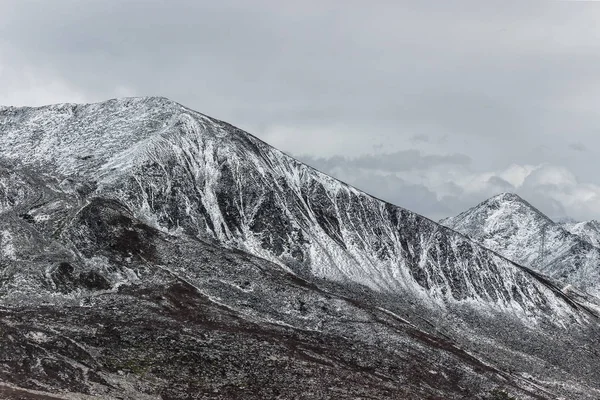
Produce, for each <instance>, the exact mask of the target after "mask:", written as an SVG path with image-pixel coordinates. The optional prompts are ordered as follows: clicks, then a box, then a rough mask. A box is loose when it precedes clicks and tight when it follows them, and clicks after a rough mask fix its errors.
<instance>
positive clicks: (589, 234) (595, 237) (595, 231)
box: [561, 220, 600, 247]
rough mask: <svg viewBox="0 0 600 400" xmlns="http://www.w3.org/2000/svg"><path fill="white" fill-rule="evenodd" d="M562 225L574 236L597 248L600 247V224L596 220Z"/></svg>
mask: <svg viewBox="0 0 600 400" xmlns="http://www.w3.org/2000/svg"><path fill="white" fill-rule="evenodd" d="M561 225H562V227H563V228H565V229H566V230H568V231H569V232H571V233H572V234H574V235H577V236H579V237H580V238H582V239H583V240H585V241H587V242H589V243H590V244H592V245H594V246H596V247H600V222H598V221H596V220H591V221H583V222H564V223H562V224H561Z"/></svg>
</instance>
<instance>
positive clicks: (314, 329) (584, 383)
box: [0, 97, 600, 399]
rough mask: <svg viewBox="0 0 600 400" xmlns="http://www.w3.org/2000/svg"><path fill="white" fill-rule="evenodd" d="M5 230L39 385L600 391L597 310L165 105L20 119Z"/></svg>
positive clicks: (168, 390)
mask: <svg viewBox="0 0 600 400" xmlns="http://www.w3.org/2000/svg"><path fill="white" fill-rule="evenodd" d="M515 201H516V200H515ZM0 234H1V235H0V254H2V255H3V258H0V267H1V268H2V281H1V282H2V283H1V285H0V304H2V305H3V306H4V309H3V310H2V313H3V317H2V318H3V319H2V321H4V322H2V323H3V324H4V325H2V329H3V330H6V331H10V332H12V333H11V337H19V338H20V339H19V341H17V342H10V341H9V339H8V336H3V339H1V340H3V343H2V347H1V348H2V349H3V350H2V351H3V352H4V355H5V359H7V360H8V361H7V362H6V363H5V364H4V365H5V366H4V369H3V370H1V371H4V372H1V373H0V379H1V380H4V381H6V382H9V383H10V384H11V385H13V386H14V387H16V388H22V389H23V390H25V389H26V390H44V391H46V392H48V393H52V392H56V391H60V390H68V391H71V392H73V393H86V394H90V395H107V396H111V395H113V394H114V393H115V391H116V392H119V391H124V390H125V391H126V393H128V394H127V395H126V396H129V397H131V398H139V397H140V396H142V395H144V396H150V397H152V396H154V397H158V396H163V397H167V398H173V397H175V398H185V397H186V396H187V395H188V394H189V393H201V394H202V396H203V397H214V398H230V397H232V396H233V397H236V396H237V397H240V396H242V397H244V398H264V397H265V396H267V397H276V396H278V395H281V396H283V397H284V398H289V397H290V396H291V395H292V393H293V394H294V396H296V397H300V398H302V397H304V398H328V397H332V396H333V397H337V398H345V397H347V398H355V397H356V396H374V397H378V398H402V397H408V398H486V397H489V396H491V395H492V393H504V391H507V392H509V393H513V394H514V395H518V396H519V398H556V397H559V396H566V397H567V398H582V399H585V398H590V399H591V398H595V397H594V396H596V397H597V395H598V391H597V390H596V386H597V385H596V383H597V382H599V381H600V376H599V375H598V374H599V372H598V371H600V368H597V367H598V366H599V364H600V360H599V359H598V355H597V353H596V352H595V351H594V350H593V349H594V348H595V347H594V346H596V345H597V344H598V337H600V335H598V318H597V317H596V314H595V313H596V311H595V309H594V308H593V306H592V305H590V304H588V303H587V302H586V300H585V299H582V298H580V297H573V296H571V294H569V293H567V294H565V293H563V291H561V288H560V286H557V284H556V283H555V282H554V281H553V280H551V279H548V278H546V277H544V276H542V275H540V274H538V273H536V272H533V271H531V270H530V269H528V268H526V267H523V266H521V265H519V264H515V263H514V262H511V261H509V260H508V259H506V258H504V257H502V256H501V255H499V254H498V253H495V252H493V251H490V250H488V249H487V248H485V247H483V246H481V245H479V244H477V243H476V242H475V241H472V240H471V239H469V238H467V237H465V236H464V235H462V234H460V233H457V232H455V231H453V230H451V229H449V228H446V227H444V226H441V225H439V224H437V223H435V222H433V221H431V220H429V219H427V218H425V217H422V216H420V215H417V214H415V213H412V212H410V211H408V210H406V209H403V208H401V207H397V206H394V205H392V204H389V203H385V202H383V201H381V200H379V199H376V198H374V197H372V196H369V195H367V194H365V193H363V192H361V191H360V190H358V189H356V188H354V187H351V186H348V185H346V184H344V183H343V182H340V181H338V180H335V179H333V178H331V177H329V176H327V175H325V174H323V173H321V172H319V171H317V170H315V169H313V168H310V167H308V166H306V165H304V164H302V163H300V162H298V161H297V160H295V159H293V158H291V157H289V156H287V155H285V154H283V153H282V152H280V151H278V150H276V149H274V148H272V147H270V146H268V145H267V144H266V143H264V142H262V141H260V140H259V139H257V138H255V137H253V136H252V135H250V134H248V133H246V132H243V131H241V130H239V129H237V128H235V127H233V126H231V125H229V124H227V123H225V122H222V121H219V120H216V119H213V118H210V117H208V116H206V115H203V114H200V113H197V112H195V111H192V110H190V109H187V108H185V107H183V106H181V105H179V104H177V103H175V102H172V101H170V100H168V99H165V98H152V97H149V98H127V99H115V100H109V101H107V102H103V103H97V104H90V105H75V104H61V105H54V106H46V107H39V108H12V107H5V108H2V109H0ZM151 327H152V328H151ZM261 343H264V344H262V345H261ZM573 343H576V344H577V345H576V346H573ZM199 344H200V348H201V349H202V350H201V351H199V350H198V346H199ZM596 347H597V346H596ZM46 353H49V354H54V355H55V356H54V358H53V360H55V361H54V364H53V363H47V362H46V361H44V360H45V358H44V356H43V354H46ZM10 354H14V356H11V355H10ZM248 354H250V355H251V357H250V359H249V358H248V357H247V355H248ZM22 358H26V359H31V360H32V362H31V363H30V364H27V366H25V367H23V366H22V365H21V364H19V361H18V360H20V359H22ZM575 359H585V360H586V361H587V362H586V363H579V362H574V361H573V360H575ZM534 360H535V361H534ZM36 365H42V367H36ZM166 365H174V366H177V367H174V368H167V367H166ZM207 365H210V367H206V366H207ZM22 368H24V369H22ZM65 369H68V370H69V371H70V373H69V376H70V378H69V379H66V378H64V377H62V376H60V375H57V373H56V371H57V370H65ZM282 369H284V370H285V371H286V372H281V371H282ZM18 371H24V372H18ZM340 371H341V372H340ZM316 377H320V378H316ZM350 381H352V382H355V383H353V384H351V385H348V382H350ZM40 382H41V383H42V384H40ZM115 388H116V389H115ZM15 390H17V389H15ZM19 390H21V389H19ZM299 393H300V394H299ZM302 393H304V394H302Z"/></svg>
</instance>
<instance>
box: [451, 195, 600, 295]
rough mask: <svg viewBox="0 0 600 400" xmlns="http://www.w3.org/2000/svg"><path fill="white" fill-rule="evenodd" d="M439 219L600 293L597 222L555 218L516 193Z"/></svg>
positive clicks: (541, 269)
mask: <svg viewBox="0 0 600 400" xmlns="http://www.w3.org/2000/svg"><path fill="white" fill-rule="evenodd" d="M440 222H441V223H442V224H443V225H445V226H447V227H449V228H452V229H454V230H456V231H458V232H461V233H463V234H465V235H467V236H469V237H470V238H472V239H474V240H476V241H477V242H479V243H481V244H482V245H483V246H485V247H487V248H489V249H492V250H494V251H497V252H498V253H500V254H502V255H503V256H504V257H506V258H508V259H510V260H513V261H515V262H517V263H519V264H522V265H525V266H528V267H530V268H532V269H535V270H536V271H539V272H542V273H544V274H546V275H549V276H551V277H553V278H556V279H558V280H560V281H562V282H563V283H564V284H572V285H574V286H575V287H578V288H581V289H583V290H586V291H587V292H589V293H590V294H593V295H595V296H599V295H600V248H598V247H595V243H597V239H596V238H595V237H594V232H597V231H595V227H596V224H593V223H592V222H590V223H581V224H569V223H555V222H553V221H552V220H551V219H550V218H548V217H547V216H546V215H544V214H543V213H542V212H540V211H539V210H538V209H536V208H535V207H534V206H532V205H531V204H529V203H528V202H527V201H525V200H523V199H522V198H521V197H519V196H518V195H516V194H513V193H502V194H499V195H497V196H494V197H492V198H490V199H488V200H486V201H484V202H482V203H480V204H478V205H477V206H475V207H473V208H471V209H469V210H467V211H465V212H463V213H461V214H459V215H457V216H456V217H451V218H446V219H443V220H442V221H440Z"/></svg>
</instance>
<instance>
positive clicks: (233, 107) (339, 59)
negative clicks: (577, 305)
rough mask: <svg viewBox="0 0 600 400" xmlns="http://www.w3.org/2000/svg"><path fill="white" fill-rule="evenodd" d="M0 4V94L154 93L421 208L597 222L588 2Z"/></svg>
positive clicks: (26, 98) (41, 97)
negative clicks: (488, 206)
mask: <svg viewBox="0 0 600 400" xmlns="http://www.w3.org/2000/svg"><path fill="white" fill-rule="evenodd" d="M1 1H2V2H1V10H0V88H1V90H0V104H4V105H42V104H48V103H57V102H95V101H101V100H106V99H109V98H114V97H122V96H147V95H161V96H167V97H169V98H171V99H172V100H174V101H177V102H179V103H182V104H183V105H186V106H188V107H190V108H193V109H195V110H198V111H200V112H203V113H205V114H208V115H211V116H213V117H216V118H219V119H222V120H225V121H227V122H230V123H232V124H233V125H236V126H238V127H240V128H242V129H245V130H247V131H249V132H250V133H253V134H254V135H256V136H258V137H260V138H261V139H263V140H265V141H267V142H268V143H270V144H272V145H274V146H275V147H278V148H279V149H281V150H283V151H285V152H287V153H289V154H292V155H294V156H296V157H298V158H300V159H301V160H303V161H305V162H307V163H309V164H311V165H313V166H315V167H317V168H319V169H321V170H323V171H324V172H327V173H330V174H332V175H334V176H336V177H338V178H340V179H342V180H344V181H346V182H348V183H351V184H353V185H355V186H357V187H359V188H361V189H364V190H366V191H368V192H370V193H372V194H374V195H376V196H378V197H381V198H383V199H385V200H388V201H391V202H393V203H395V204H398V205H401V206H404V207H407V208H409V209H412V210H414V211H417V212H420V213H422V214H424V215H426V216H428V217H430V218H433V219H439V218H441V217H444V216H448V215H454V214H457V213H459V212H461V211H463V210H464V209H466V208H468V207H471V206H473V205H475V204H477V203H478V202H480V201H482V200H484V199H485V198H487V197H489V196H491V195H494V194H496V193H500V192H504V191H511V192H516V193H518V194H520V195H522V196H523V197H525V198H526V199H528V200H529V201H530V202H532V203H533V204H534V205H536V206H538V208H540V209H541V210H543V211H544V212H546V213H548V214H549V215H550V216H552V217H560V216H565V215H569V216H572V217H574V218H577V219H592V218H599V219H600V168H599V167H600V158H599V155H600V152H599V151H598V145H600V113H599V112H598V109H597V108H598V106H599V105H600V24H598V21H600V2H599V3H594V2H523V1H515V2H510V1H508V2H507V1H498V2H491V1H480V0H477V1H472V2H467V1H449V2H445V1H412V2H398V1H393V2H391V1H390V2H383V1H381V2H376V1H375V2H374V1H369V2H367V1H363V2H358V1H356V2H354V1H341V0H339V1H335V2H334V1H332V2H328V1H324V0H320V1H306V0H305V1H302V2H300V1H239V2H230V1H199V0H198V1H192V0H190V1H174V0H168V1H124V0H119V1H108V0H98V1H91V0H90V1H60V0H54V1H46V0H44V1H37V2H36V1H27V0H15V1H12V0H1Z"/></svg>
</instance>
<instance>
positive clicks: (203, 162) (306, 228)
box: [0, 98, 555, 312]
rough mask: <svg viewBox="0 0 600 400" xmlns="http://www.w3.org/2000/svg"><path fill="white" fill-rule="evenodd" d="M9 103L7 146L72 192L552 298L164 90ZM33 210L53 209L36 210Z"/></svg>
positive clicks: (513, 295) (529, 301)
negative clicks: (88, 100) (37, 104)
mask: <svg viewBox="0 0 600 400" xmlns="http://www.w3.org/2000/svg"><path fill="white" fill-rule="evenodd" d="M0 115H1V117H0V118H1V119H0V122H1V123H2V124H3V132H2V136H0V148H1V149H2V152H1V153H0V155H1V156H2V158H4V159H8V160H12V161H13V162H18V163H19V165H23V166H27V167H30V168H37V169H39V170H41V171H46V172H47V173H51V174H53V176H54V177H55V179H57V180H60V182H59V186H61V187H71V186H73V187H74V188H73V189H70V190H84V189H80V188H79V187H78V185H83V184H85V185H87V186H88V188H86V189H85V190H88V191H90V194H91V195H102V196H105V197H111V198H114V199H118V200H119V201H122V202H123V203H124V204H126V205H127V206H128V207H130V209H132V210H133V212H134V213H135V215H136V216H139V217H140V218H143V219H144V220H146V221H148V223H150V224H151V225H152V226H154V227H156V228H158V229H161V230H163V231H165V232H171V233H173V234H178V233H185V234H187V235H191V236H199V237H203V238H210V239H213V240H216V241H218V242H219V243H222V244H225V245H227V246H231V247H235V248H239V249H241V250H244V251H248V252H250V253H252V254H254V255H256V256H259V257H262V258H265V259H267V260H270V261H273V262H276V263H278V264H280V265H282V266H283V267H285V268H287V269H289V270H292V271H294V272H295V273H298V274H306V273H309V274H311V275H315V276H317V277H321V278H327V279H332V280H335V281H339V282H344V281H347V282H353V283H357V284H362V285H365V286H367V287H369V288H371V289H373V290H377V291H388V292H403V293H405V292H408V293H413V295H415V296H419V297H421V298H423V299H427V300H429V301H435V302H439V303H440V304H442V303H445V302H458V303H460V302H461V301H470V300H472V299H477V300H478V301H482V302H483V303H485V304H490V305H492V306H493V307H498V308H506V307H509V308H512V307H514V306H517V307H518V309H522V310H523V311H524V312H525V311H526V310H534V312H535V310H536V309H537V308H538V307H537V304H538V302H540V301H541V302H544V303H548V304H549V305H552V306H553V305H554V304H555V303H554V302H553V301H549V300H548V299H549V298H552V297H553V295H552V294H550V293H548V292H547V290H546V289H545V288H544V287H543V285H539V284H538V283H537V282H536V281H535V280H532V278H531V276H530V275H529V274H528V273H527V272H526V271H524V270H522V269H521V268H520V267H518V266H516V265H514V264H512V263H510V262H508V261H507V260H505V259H503V258H502V257H499V256H497V255H496V254H493V253H490V252H488V251H486V250H485V249H483V248H481V247H479V246H477V245H475V244H474V243H473V242H471V241H469V240H467V239H465V238H464V237H463V236H462V235H459V234H456V233H455V232H453V231H451V230H449V229H447V228H444V227H442V226H440V225H438V224H436V223H435V222H433V221H430V220H428V219H426V218H424V217H421V216H419V215H417V214H414V213H412V212H410V211H408V210H405V209H402V208H400V207H396V206H393V205H391V204H388V203H385V202H383V201H380V200H378V199H376V198H373V197H371V196H369V195H367V194H365V193H363V192H361V191H359V190H357V189H355V188H353V187H351V186H348V185H346V184H344V183H342V182H340V181H337V180H335V179H333V178H331V177H329V176H327V175H325V174H322V173H320V172H318V171H316V170H314V169H312V168H310V167H308V166H306V165H304V164H301V163H300V162H298V161H296V160H295V159H293V158H291V157H289V156H287V155H285V154H283V153H282V152H280V151H278V150H276V149H274V148H272V147H270V146H268V145H266V144H265V143H263V142H261V141H260V140H258V139H256V138H255V137H253V136H251V135H249V134H247V133H245V132H243V131H241V130H239V129H236V128H234V127H232V126H230V125H228V124H226V123H224V122H221V121H217V120H214V119H212V118H209V117H207V116H205V115H202V114H200V113H197V112H194V111H192V110H189V109H187V108H185V107H183V106H181V105H179V104H177V103H174V102H171V101H169V100H167V99H164V98H133V99H123V100H112V101H108V102H106V103H100V104H92V105H73V104H62V105H56V106H48V107H42V108H34V109H31V108H5V109H3V110H1V111H0ZM88 195H89V194H88ZM28 215H30V217H31V218H34V219H40V220H43V219H44V218H45V214H44V211H42V210H41V209H40V208H34V209H33V210H30V211H28ZM475 260H476V261H475ZM519 261H522V259H521V258H519ZM524 261H529V260H524ZM523 281H532V284H531V285H522V284H521V283H522V282H523ZM497 282H502V284H500V285H498V284H497Z"/></svg>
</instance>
